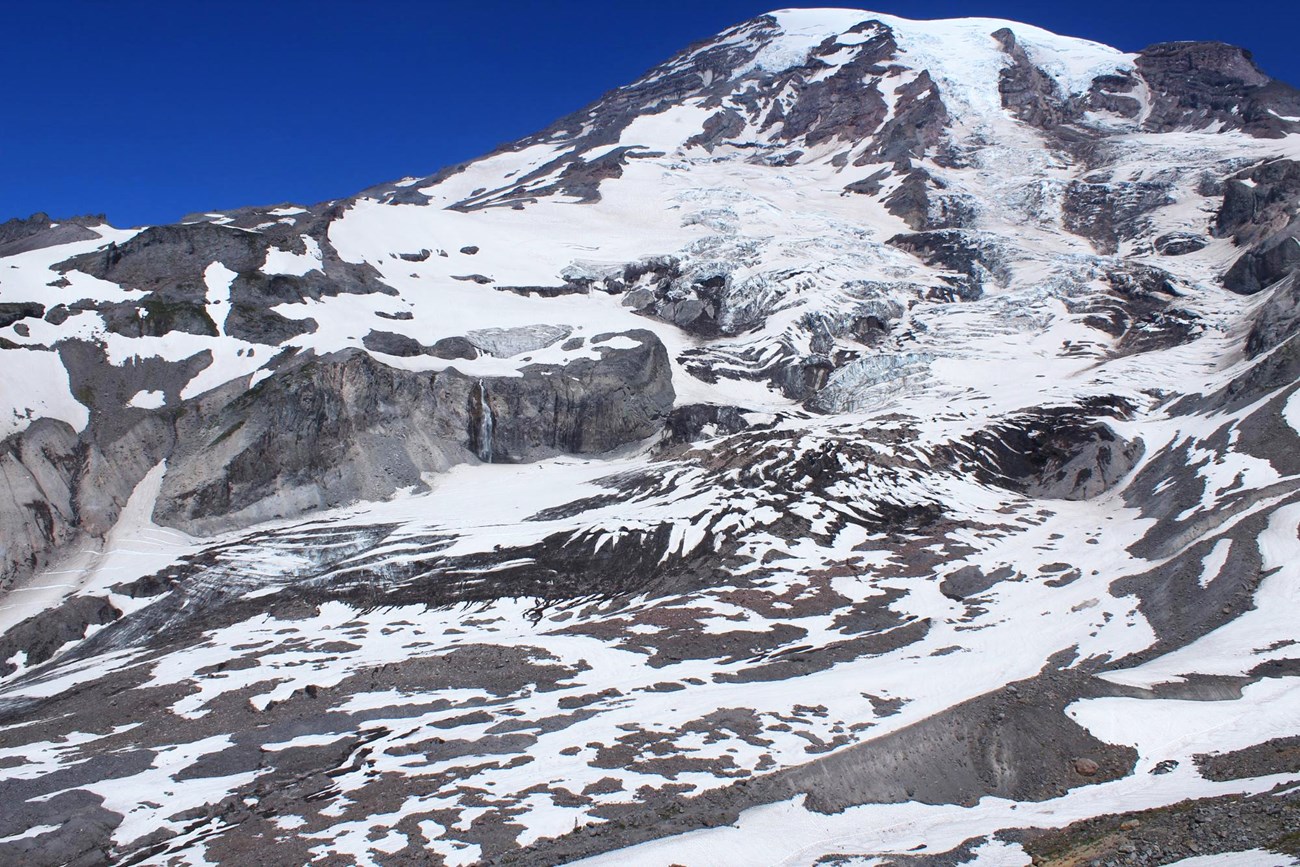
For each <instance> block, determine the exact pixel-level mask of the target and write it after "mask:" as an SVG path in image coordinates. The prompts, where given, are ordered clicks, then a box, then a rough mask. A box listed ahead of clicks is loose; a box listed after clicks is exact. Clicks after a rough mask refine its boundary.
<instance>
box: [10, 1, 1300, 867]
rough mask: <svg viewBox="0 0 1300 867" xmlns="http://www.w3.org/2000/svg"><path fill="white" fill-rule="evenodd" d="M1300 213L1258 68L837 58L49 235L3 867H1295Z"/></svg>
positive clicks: (32, 236) (1082, 59) (1291, 115)
mask: <svg viewBox="0 0 1300 867" xmlns="http://www.w3.org/2000/svg"><path fill="white" fill-rule="evenodd" d="M1298 209H1300V95H1298V94H1297V92H1296V91H1294V90H1292V89H1291V88H1289V87H1287V86H1285V85H1283V84H1281V83H1279V82H1275V81H1272V80H1270V79H1268V78H1267V76H1265V75H1264V74H1263V73H1261V72H1260V71H1259V70H1258V69H1256V68H1255V67H1254V66H1253V64H1252V63H1251V62H1250V59H1249V55H1248V54H1246V53H1245V52H1242V51H1241V50H1239V49H1235V48H1232V47H1229V46H1224V45H1218V44H1214V43H1170V44H1166V45H1160V46H1153V47H1152V48H1150V49H1147V50H1146V51H1143V52H1141V53H1139V54H1123V53H1120V52H1117V51H1115V50H1114V49H1111V48H1108V47H1106V46H1102V45H1097V44H1094V43H1090V42H1085V41H1082V40H1077V39H1071V38H1066V37H1060V36H1056V35H1054V34H1051V33H1048V32H1046V31H1043V30H1040V29H1038V28H1034V27H1030V26H1027V25H1022V24H1017V23H1013V22H1006V21H995V20H989V19H960V20H952V21H926V22H922V21H907V20H904V19H900V18H895V17H891V16H885V15H878V14H874V13H869V12H862V11H854V10H786V11H781V12H775V13H772V14H771V15H769V16H764V17H761V18H758V19H755V20H753V21H750V22H746V23H744V24H741V25H738V26H737V27H734V28H732V29H730V30H728V31H726V32H724V33H722V34H719V35H718V36H717V37H715V38H714V39H711V40H708V41H705V42H703V43H699V44H697V45H695V46H692V47H690V48H688V49H687V50H685V51H683V52H682V53H680V54H679V55H677V56H675V57H673V58H671V59H670V60H668V61H667V62H666V63H664V64H662V65H661V66H658V67H656V68H655V69H652V70H650V71H649V72H648V73H647V74H646V75H645V76H643V77H642V78H641V79H639V80H637V81H636V82H634V83H632V84H630V85H628V86H627V87H624V88H620V89H619V90H616V91H613V92H611V93H609V94H607V95H606V96H605V97H604V98H602V99H601V100H600V101H598V102H597V103H594V104H593V105H591V106H588V107H586V108H584V109H582V110H581V111H578V112H576V113H575V114H573V115H570V116H568V117H566V118H562V119H560V120H559V121H557V122H556V123H555V124H554V125H552V126H551V127H549V128H548V129H546V130H543V131H541V132H539V133H537V134H536V135H534V136H531V137H529V138H527V139H524V140H522V141H520V142H517V143H514V144H512V145H509V146H507V147H504V148H502V149H500V150H499V151H497V152H495V153H493V154H490V155H488V156H485V157H483V158H482V159H479V160H476V161H473V162H471V163H468V164H466V165H463V166H456V167H452V168H450V169H447V170H444V171H442V172H439V173H438V174H437V175H434V176H431V177H425V178H406V179H403V180H401V181H398V182H395V183H390V184H383V185H380V186H377V187H374V188H372V189H370V190H367V191H364V192H363V193H361V194H359V195H357V196H355V197H353V198H351V199H347V200H342V201H337V202H327V203H322V204H320V205H315V206H310V207H300V206H295V205H281V206H277V207H273V208H247V209H242V210H238V211H232V212H228V213H212V214H198V215H194V216H193V217H191V218H189V219H187V220H186V221H184V222H182V223H181V224H178V225H175V226H162V227H146V228H142V229H132V230H119V229H115V228H112V227H110V226H107V225H104V224H103V223H102V221H99V220H95V219H89V218H85V219H77V220H72V221H65V222H62V223H58V222H54V221H51V220H48V219H46V218H44V217H43V216H39V215H38V217H34V218H31V219H30V220H25V221H11V222H10V223H6V224H3V225H0V323H3V325H2V326H0V361H3V363H4V365H5V368H4V370H5V374H6V375H5V376H4V377H3V380H0V400H2V401H3V402H4V406H3V407H0V414H2V415H3V420H2V421H0V424H3V425H4V427H3V428H0V435H3V436H6V437H7V439H5V440H4V449H3V451H0V479H2V480H3V483H4V484H3V488H0V490H3V491H4V492H5V497H4V499H3V501H0V502H3V505H0V532H3V540H2V541H3V551H0V554H2V555H3V562H0V570H2V571H0V578H3V580H4V581H5V585H6V588H7V593H6V595H5V596H4V597H3V599H0V630H3V631H2V632H0V674H2V675H3V681H2V683H0V726H3V728H0V787H3V791H4V792H5V795H6V804H9V805H12V806H10V807H7V808H6V810H5V811H4V813H3V815H0V860H12V861H14V862H15V863H17V862H22V863H39V864H45V863H48V864H56V863H57V864H62V863H78V864H90V863H99V862H102V861H113V862H123V863H157V864H170V863H177V864H195V863H204V862H205V861H206V862H210V863H253V862H258V861H261V862H263V863H284V864H288V863H308V862H311V863H358V864H363V863H364V864H406V863H447V864H471V863H478V862H502V863H537V864H554V863H564V862H568V861H576V860H581V859H587V858H591V859H594V861H593V863H611V864H614V863H617V864H623V863H645V864H672V863H684V864H754V863H786V864H811V863H815V862H818V861H819V860H820V859H826V858H833V857H839V858H842V859H846V861H847V859H853V858H857V859H863V860H862V861H861V863H885V862H887V863H896V864H903V863H908V864H910V863H918V864H920V863H936V864H937V863H964V862H966V861H978V862H980V863H989V864H1025V863H1029V858H1030V855H1031V853H1032V855H1033V856H1034V857H1038V858H1039V859H1040V861H1043V862H1044V863H1055V862H1051V860H1050V859H1051V858H1058V859H1060V860H1061V861H1062V862H1063V863H1072V862H1070V861H1069V859H1070V858H1077V857H1084V856H1085V855H1086V857H1087V858H1098V859H1102V858H1108V857H1120V854H1132V855H1133V856H1134V857H1139V856H1140V857H1144V858H1147V859H1148V860H1147V862H1146V863H1172V862H1173V861H1176V860H1177V859H1179V858H1181V857H1191V856H1192V855H1193V854H1195V853H1197V852H1203V853H1222V852H1248V851H1254V850H1261V851H1262V852H1263V853H1264V854H1260V852H1256V853H1255V854H1253V855H1251V854H1247V855H1242V856H1240V857H1242V858H1255V857H1262V858H1266V859H1267V858H1276V859H1278V863H1284V859H1285V858H1287V857H1290V856H1286V855H1283V854H1278V853H1279V852H1292V854H1294V847H1295V843H1294V838H1293V836H1292V837H1288V836H1287V834H1289V833H1292V832H1293V829H1294V827H1295V823H1296V822H1297V821H1300V804H1298V803H1297V796H1296V794H1295V789H1296V786H1297V784H1300V765H1298V764H1297V762H1296V760H1295V757H1296V755H1297V754H1300V740H1297V738H1300V725H1298V724H1297V720H1300V699H1297V696H1300V691H1297V689H1296V676H1297V674H1296V672H1297V664H1298V663H1297V660H1298V659H1300V656H1297V651H1296V648H1297V647H1300V644H1298V643H1297V642H1300V634H1297V627H1296V625H1295V618H1294V616H1293V615H1294V608H1295V603H1296V600H1297V598H1298V595H1300V550H1297V549H1298V547H1300V541H1298V538H1300V537H1298V535H1297V530H1298V528H1300V462H1298V460H1297V457H1296V456H1297V454H1300V451H1298V450H1297V446H1300V397H1295V396H1294V395H1295V392H1296V389H1297V385H1296V383H1297V381H1298V377H1300V342H1297V339H1296V338H1295V337H1294V334H1295V332H1296V330H1297V324H1298V323H1300V297H1298V296H1297V289H1296V283H1295V281H1296V279H1297V278H1296V276H1295V269H1296V268H1297V266H1300V241H1297V240H1296V237H1297V234H1298V233H1300V223H1297V221H1296V214H1297V210H1298ZM1247 796H1250V797H1247ZM1186 799H1194V800H1193V801H1192V802H1190V806H1189V805H1183V806H1180V807H1177V808H1170V809H1165V808H1169V807H1170V805H1174V804H1178V803H1180V802H1183V801H1185V800H1186ZM1144 811H1147V812H1144ZM1150 811H1154V812H1150ZM1130 814H1140V815H1139V816H1138V818H1137V819H1134V818H1133V817H1132V815H1130ZM1098 817H1100V818H1098ZM1084 820H1087V821H1089V822H1091V823H1092V824H1088V825H1086V826H1084V827H1082V828H1081V827H1080V826H1076V825H1074V824H1073V823H1076V822H1080V821H1084ZM1132 821H1138V822H1140V824H1139V825H1132V824H1131V822H1132ZM1125 822H1127V823H1128V824H1122V823H1125ZM1217 827H1230V828H1231V829H1232V830H1231V832H1225V833H1224V834H1222V835H1218V834H1217V833H1216V834H1211V833H1210V831H1209V830H1207V828H1217ZM1054 829H1064V830H1059V831H1058V830H1054ZM1080 841H1083V842H1080ZM1085 844H1086V845H1085ZM1080 847H1082V848H1080ZM1088 847H1092V848H1088ZM1287 847H1291V848H1290V849H1288V848H1287ZM1081 852H1083V853H1084V855H1081V854H1080V853H1081ZM1157 852H1158V853H1159V854H1156V853H1157ZM1269 852H1272V853H1273V854H1267V853H1269ZM943 853H950V854H948V855H943ZM1116 853H1120V854H1116ZM927 858H930V859H936V860H926V859H927ZM871 859H885V861H884V862H882V861H878V860H871ZM944 859H946V860H944ZM1044 859H1045V860H1044ZM1161 859H1163V860H1161ZM1243 863H1244V862H1243ZM1260 863H1268V862H1267V861H1261V862H1260Z"/></svg>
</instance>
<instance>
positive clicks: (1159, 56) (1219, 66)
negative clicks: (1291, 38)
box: [1137, 42, 1300, 138]
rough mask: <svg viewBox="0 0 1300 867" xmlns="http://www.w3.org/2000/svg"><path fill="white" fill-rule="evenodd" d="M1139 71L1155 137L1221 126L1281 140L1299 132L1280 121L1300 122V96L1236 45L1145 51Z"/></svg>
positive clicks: (1160, 47) (1147, 124)
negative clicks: (1145, 86)
mask: <svg viewBox="0 0 1300 867" xmlns="http://www.w3.org/2000/svg"><path fill="white" fill-rule="evenodd" d="M1137 68H1138V73H1139V74H1140V75H1141V76H1142V78H1143V79H1144V80H1145V81H1146V82H1147V84H1148V86H1149V87H1150V88H1151V93H1152V96H1153V104H1152V107H1151V113H1150V115H1149V116H1148V117H1147V119H1146V121H1145V124H1144V125H1145V127H1146V128H1147V129H1150V130H1153V131H1155V132H1170V131H1173V130H1176V129H1205V128H1206V127H1208V126H1210V125H1212V124H1214V123H1221V124H1223V127H1224V128H1225V129H1240V130H1242V131H1243V132H1246V133H1249V134H1250V135H1254V136H1260V137H1267V138H1278V137H1280V136H1283V135H1285V134H1287V133H1289V132H1296V131H1298V130H1297V127H1300V124H1296V123H1295V122H1293V121H1285V120H1283V119H1282V118H1284V117H1300V92H1298V91H1296V90H1295V88H1292V87H1289V86H1288V85H1285V84H1283V83H1282V82H1280V81H1274V80H1273V79H1271V78H1269V77H1268V76H1267V75H1265V74H1264V73H1263V72H1261V71H1260V69H1259V67H1258V66H1256V65H1255V61H1254V60H1253V59H1252V57H1251V54H1250V52H1249V51H1246V50H1244V49H1242V48H1238V47H1236V46H1234V45H1225V44H1223V43H1221V42H1164V43H1160V44H1158V45H1152V46H1151V47H1149V48H1146V49H1144V50H1143V51H1142V52H1141V53H1140V54H1139V55H1138V58H1137ZM1278 115H1281V117H1279V116H1278Z"/></svg>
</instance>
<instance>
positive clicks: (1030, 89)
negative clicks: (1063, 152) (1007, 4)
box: [993, 27, 1083, 130]
mask: <svg viewBox="0 0 1300 867" xmlns="http://www.w3.org/2000/svg"><path fill="white" fill-rule="evenodd" d="M993 38H994V39H996V40H997V41H998V44H999V45H1001V46H1002V50H1003V51H1005V52H1006V54H1007V57H1009V58H1010V59H1011V64H1010V65H1009V66H1005V67H1003V68H1002V71H1001V72H1000V73H999V74H998V93H999V94H1001V96H1002V107H1003V108H1005V109H1007V110H1008V111H1010V112H1011V113H1012V114H1014V115H1015V116H1016V117H1017V118H1019V119H1020V120H1022V121H1024V122H1025V123H1027V124H1029V125H1030V126H1036V127H1038V128H1039V129H1044V130H1050V129H1055V128H1056V127H1057V126H1060V125H1061V124H1063V123H1070V122H1073V121H1076V120H1078V119H1079V118H1080V117H1081V116H1082V114H1083V113H1082V112H1081V111H1080V110H1079V106H1078V105H1077V104H1076V103H1075V102H1074V100H1072V99H1070V98H1069V97H1068V96H1067V95H1066V94H1064V93H1062V92H1061V86H1060V85H1059V84H1057V83H1056V79H1054V78H1052V77H1051V76H1050V75H1048V74H1047V73H1046V72H1044V71H1043V70H1042V69H1040V68H1039V67H1037V66H1035V65H1034V63H1033V61H1032V60H1030V59H1029V55H1028V54H1026V53H1025V49H1024V46H1022V45H1021V44H1020V43H1018V42H1017V41H1016V35H1015V33H1013V32H1012V31H1011V29H1010V28H1007V27H1003V28H1002V29H1001V30H998V31H995V32H994V33H993Z"/></svg>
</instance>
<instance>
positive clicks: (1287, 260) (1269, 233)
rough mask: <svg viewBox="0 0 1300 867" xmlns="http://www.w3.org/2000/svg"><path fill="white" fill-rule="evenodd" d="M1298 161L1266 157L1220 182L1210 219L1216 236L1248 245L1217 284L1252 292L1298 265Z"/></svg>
mask: <svg viewBox="0 0 1300 867" xmlns="http://www.w3.org/2000/svg"><path fill="white" fill-rule="evenodd" d="M1298 212H1300V163H1297V162H1295V161H1294V160H1286V159H1279V160H1270V161H1268V162H1265V163H1261V164H1260V165H1257V166H1254V167H1252V168H1250V169H1247V170H1245V171H1242V172H1239V173H1238V174H1236V175H1235V176H1233V177H1231V178H1229V179H1228V180H1227V181H1225V182H1224V184H1223V204H1222V205H1221V206H1220V208H1219V212H1218V214H1216V215H1215V218H1214V234H1215V236H1216V237H1220V238H1224V237H1231V238H1232V239H1233V241H1234V242H1236V243H1237V244H1238V245H1239V246H1243V247H1248V249H1247V250H1246V252H1244V253H1242V255H1241V256H1240V257H1239V258H1238V259H1237V261H1236V262H1234V263H1233V264H1232V267H1231V268H1229V269H1228V271H1227V273H1226V274H1224V276H1223V285H1224V286H1225V287H1226V288H1228V289H1230V290H1231V291H1233V292H1236V293H1238V294H1241V295H1253V294H1255V293H1256V292H1259V291H1260V290H1262V289H1265V288H1267V287H1268V286H1271V285H1272V284H1273V283H1275V282H1277V281H1278V280H1281V279H1282V278H1283V277H1285V276H1286V275H1288V274H1289V273H1291V272H1292V271H1293V270H1295V269H1296V268H1297V267H1300V214H1298Z"/></svg>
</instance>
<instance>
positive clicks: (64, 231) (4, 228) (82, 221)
mask: <svg viewBox="0 0 1300 867" xmlns="http://www.w3.org/2000/svg"><path fill="white" fill-rule="evenodd" d="M103 223H104V215H103V214H99V215H95V216H85V217H71V218H69V219H67V220H51V219H50V217H49V215H48V214H41V213H37V214H32V215H31V216H30V217H28V218H26V219H20V218H18V217H15V218H14V219H12V220H6V221H5V222H3V223H0V259H3V258H4V257H6V256H16V255H18V254H19V253H27V252H30V251H32V250H40V249H43V248H45V247H55V246H58V245H59V244H69V243H72V242H73V241H89V240H92V239H94V238H97V237H99V233H98V232H93V231H91V230H90V229H89V228H87V227H88V226H98V225H102V224H103Z"/></svg>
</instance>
